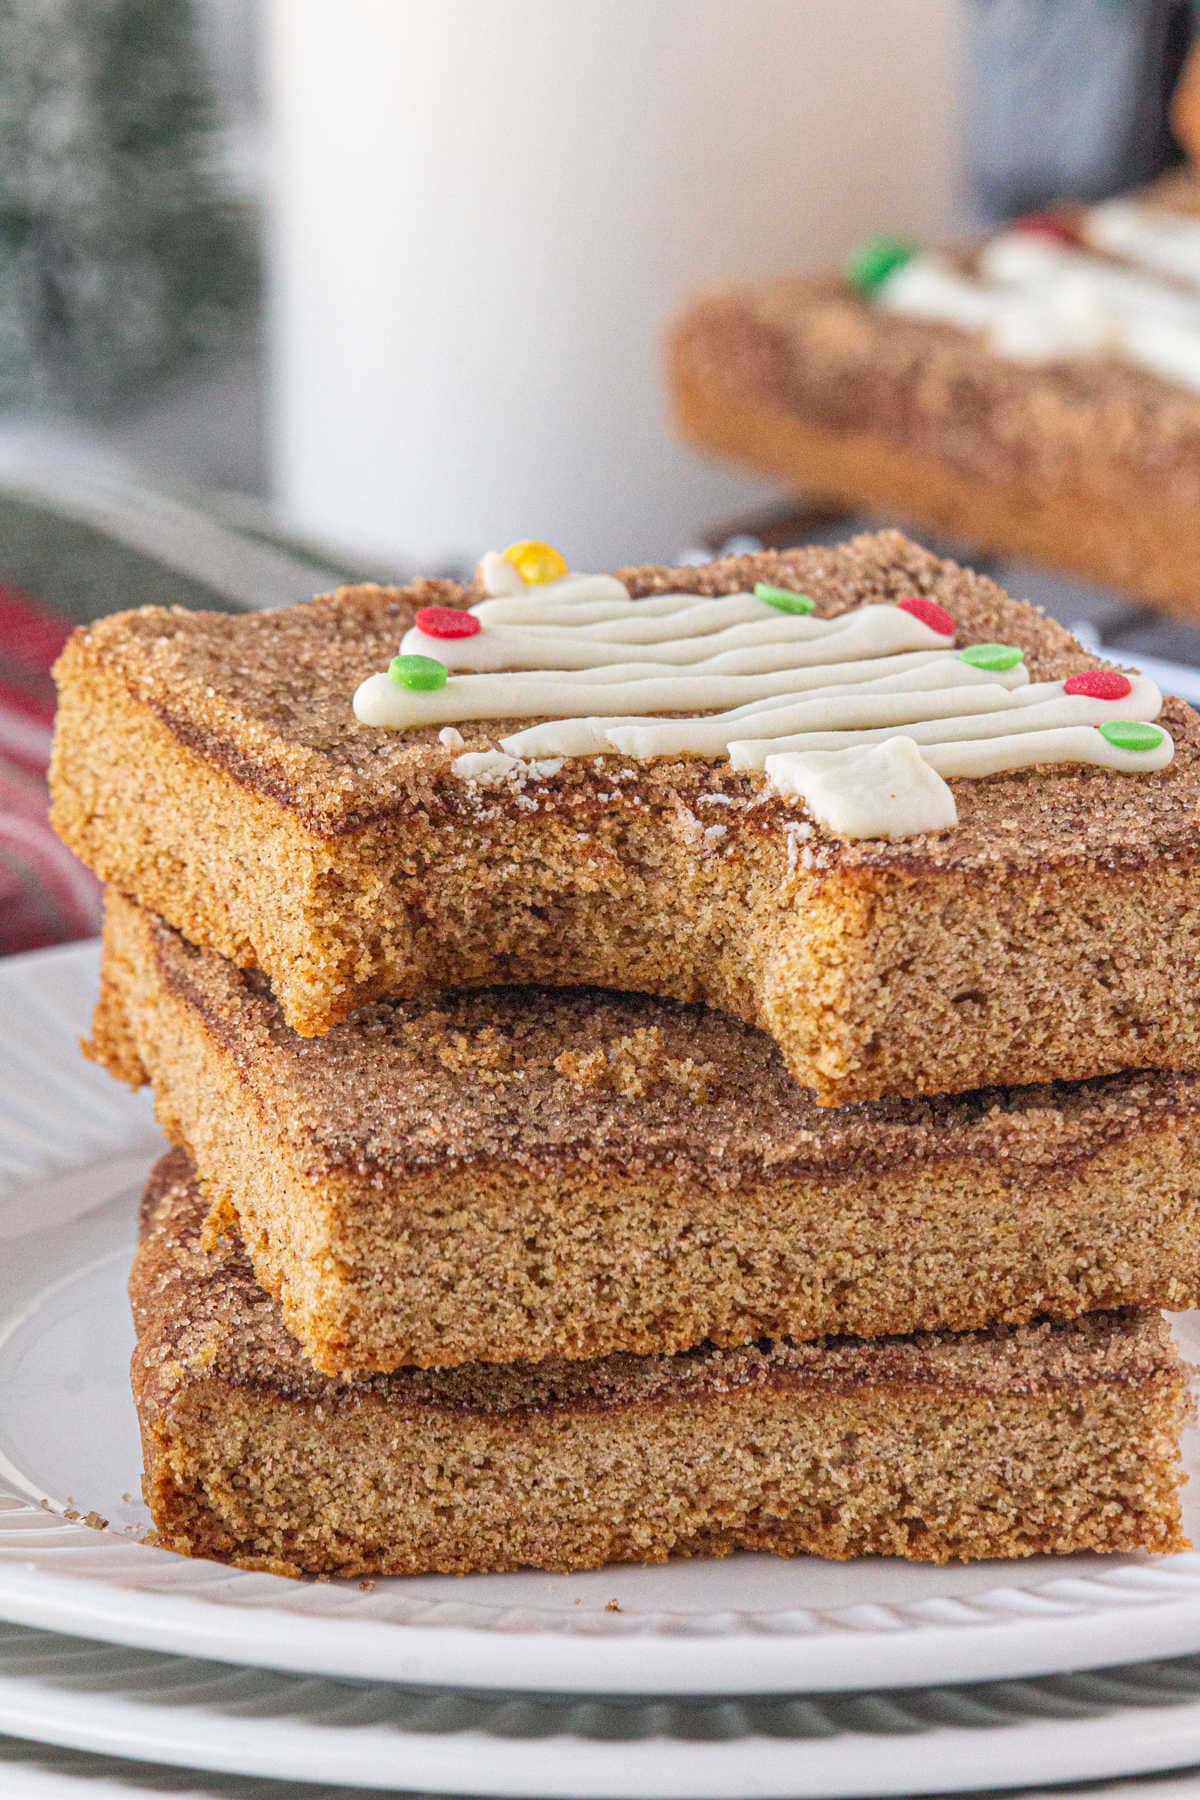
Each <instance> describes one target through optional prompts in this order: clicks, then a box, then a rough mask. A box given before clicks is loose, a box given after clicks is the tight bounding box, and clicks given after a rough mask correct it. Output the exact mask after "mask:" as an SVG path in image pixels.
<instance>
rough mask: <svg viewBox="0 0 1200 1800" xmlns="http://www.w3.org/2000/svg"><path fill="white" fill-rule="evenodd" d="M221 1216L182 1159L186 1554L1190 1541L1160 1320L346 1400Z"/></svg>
mask: <svg viewBox="0 0 1200 1800" xmlns="http://www.w3.org/2000/svg"><path fill="white" fill-rule="evenodd" d="M205 1212H206V1203H205V1201H204V1200H203V1198H202V1197H201V1195H200V1193H199V1190H198V1188H197V1187H196V1185H195V1183H194V1181H193V1179H192V1176H191V1171H190V1168H189V1165H188V1162H187V1159H186V1158H185V1157H184V1156H183V1155H182V1153H180V1152H174V1153H172V1154H171V1155H170V1156H167V1157H165V1158H164V1159H163V1161H162V1162H161V1163H160V1164H159V1165H158V1167H157V1169H156V1170H155V1172H154V1174H153V1175H152V1176H151V1179H150V1184H149V1187H148V1188H147V1191H146V1198H145V1204H144V1219H143V1235H142V1239H141V1243H140V1246H139V1249H138V1252H137V1256H136V1259H135V1262H134V1267H133V1273H132V1276H131V1279H130V1295H131V1299H132V1302H133V1312H134V1321H135V1325H136V1329H137V1348H136V1350H135V1352H134V1358H133V1388H134V1397H135V1400H136V1403H137V1409H138V1415H139V1418H140V1421H141V1428H142V1443H143V1448H144V1457H145V1470H146V1473H145V1480H144V1490H145V1495H146V1500H147V1502H148V1504H149V1507H150V1510H151V1513H152V1515H153V1518H154V1523H155V1525H156V1527H157V1530H158V1538H159V1542H160V1543H162V1544H163V1545H165V1546H166V1548H168V1549H171V1550H179V1551H183V1552H185V1553H186V1554H188V1555H192V1556H210V1557H218V1558H221V1559H222V1560H225V1561H229V1562H235V1563H239V1564H241V1565H243V1566H246V1567H251V1568H265V1569H273V1570H276V1571H279V1572H281V1573H288V1574H296V1573H300V1572H302V1571H309V1572H317V1573H320V1572H324V1571H331V1572H337V1573H342V1574H348V1575H354V1574H369V1573H378V1572H384V1573H388V1574H417V1573H421V1572H427V1571H432V1570H439V1571H446V1572H451V1573H462V1574H466V1573H469V1572H472V1571H483V1570H498V1569H513V1568H518V1567H521V1566H526V1565H532V1566H534V1567H537V1568H546V1569H585V1568H594V1567H597V1566H599V1565H600V1564H602V1563H606V1562H615V1561H639V1562H661V1561H663V1560H665V1558H666V1557H667V1556H669V1555H671V1554H673V1553H677V1554H684V1555H699V1554H704V1555H713V1554H723V1553H724V1552H726V1551H730V1550H735V1549H753V1550H770V1551H777V1552H779V1553H780V1554H787V1555H791V1554H796V1553H800V1552H810V1553H813V1554H817V1555H821V1556H831V1557H849V1556H858V1555H863V1554H867V1553H879V1554H883V1555H889V1556H904V1557H909V1558H912V1559H913V1560H918V1561H926V1562H945V1561H947V1560H949V1559H951V1558H962V1559H971V1558H977V1557H995V1556H1025V1555H1029V1554H1031V1553H1033V1552H1036V1551H1077V1550H1136V1549H1148V1550H1176V1549H1180V1548H1183V1547H1185V1540H1184V1539H1183V1537H1182V1535H1181V1528H1180V1517H1179V1505H1178V1497H1177V1484H1178V1482H1179V1480H1180V1469H1179V1458H1178V1446H1177V1441H1176V1440H1177V1436H1178V1431H1179V1428H1180V1425H1181V1422H1182V1418H1183V1413H1184V1405H1185V1402H1184V1381H1183V1370H1182V1365H1181V1364H1180V1362H1179V1359H1178V1357H1177V1356H1176V1353H1175V1351H1174V1348H1173V1347H1172V1345H1171V1343H1170V1340H1169V1338H1168V1335H1167V1332H1166V1328H1165V1326H1164V1324H1163V1321H1162V1319H1161V1316H1160V1315H1158V1314H1155V1313H1148V1312H1140V1313H1139V1312H1128V1313H1102V1314H1095V1315H1093V1316H1091V1317H1089V1318H1086V1319H1081V1320H1078V1321H1076V1322H1074V1323H1072V1324H1061V1323H1060V1324H1039V1325H1029V1326H1014V1327H995V1328H993V1329H991V1330H988V1331H985V1332H979V1333H976V1334H969V1335H965V1336H960V1337H954V1336H950V1335H928V1336H918V1337H910V1338H887V1339H881V1340H877V1341H874V1342H871V1341H864V1340H861V1339H852V1338H842V1339H831V1340H829V1341H827V1342H824V1343H819V1344H810V1345H791V1344H786V1343H781V1344H775V1345H768V1344H761V1343H760V1344H756V1345H752V1346H750V1347H748V1348H745V1349H741V1350H717V1349H713V1348H711V1347H706V1348H703V1349H699V1350H696V1351H693V1352H690V1353H686V1354H683V1355H680V1356H672V1357H664V1356H652V1357H633V1356H611V1357H606V1358H602V1359H600V1360H599V1361H595V1362H581V1363H563V1362H551V1363H541V1364H529V1363H512V1364H507V1365H504V1366H499V1367H497V1366H480V1365H469V1366H467V1367H465V1368H460V1369H453V1370H448V1371H443V1372H441V1373H430V1372H424V1373H423V1372H421V1371H419V1370H413V1369H403V1370H398V1371H396V1372H395V1373H393V1374H391V1375H377V1376H375V1377H373V1378H369V1379H360V1380H358V1381H353V1382H337V1381H331V1380H329V1379H328V1378H326V1377H323V1376H321V1375H319V1374H317V1373H316V1372H314V1371H313V1370H312V1368H311V1367H310V1366H309V1364H308V1363H307V1362H306V1361H305V1359H304V1357H303V1356H302V1354H301V1352H300V1350H299V1348H298V1346H297V1345H296V1344H295V1342H294V1341H293V1339H292V1338H291V1337H290V1336H289V1334H288V1332H287V1331H286V1330H285V1329H284V1327H283V1324H282V1322H281V1320H280V1317H279V1313H278V1310H277V1308H276V1307H275V1305H274V1303H273V1302H272V1301H271V1300H270V1299H268V1298H267V1296H266V1295H264V1294H263V1293H262V1291H261V1290H260V1289H259V1287H258V1286H257V1284H256V1283H255V1281H254V1279H253V1275H252V1272H251V1269H250V1266H249V1263H248V1262H247V1261H246V1259H245V1257H244V1256H243V1255H242V1253H241V1250H240V1248H239V1247H238V1245H237V1244H236V1242H234V1241H232V1240H231V1239H229V1238H222V1239H221V1240H219V1242H218V1244H217V1246H216V1248H215V1249H212V1250H205V1249H204V1248H203V1247H202V1241H201V1240H202V1225H203V1221H204V1217H205Z"/></svg>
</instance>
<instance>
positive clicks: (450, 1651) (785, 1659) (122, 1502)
mask: <svg viewBox="0 0 1200 1800" xmlns="http://www.w3.org/2000/svg"><path fill="white" fill-rule="evenodd" d="M95 983H96V951H95V947H94V946H89V945H84V946H78V947H75V948H71V949H67V950H59V951H52V952H47V953H43V954H41V955H37V956H32V957H23V958H14V959H12V960H10V961H9V962H7V963H4V964H0V1018H2V1019H3V1021H4V1029H3V1030H2V1031H0V1150H2V1156H3V1163H2V1173H3V1175H4V1177H5V1179H6V1182H7V1197H6V1198H0V1618H8V1619H10V1620H14V1621H18V1622H21V1623H24V1624H27V1625H35V1626H42V1627H47V1628H50V1629H57V1630H61V1631H68V1632H75V1633H79V1634H82V1635H84V1636H90V1637H96V1638H104V1639H107V1640H109V1641H111V1642H117V1643H122V1644H129V1645H140V1646H143V1647H149V1648H153V1649H159V1650H169V1651H178V1652H182V1653H186V1654H188V1655H193V1656H209V1657H214V1658H224V1659H226V1660H228V1661H231V1662H250V1663H254V1664H257V1665H260V1666H262V1667H268V1668H276V1669H288V1670H296V1671H307V1672H312V1673H315V1674H323V1675H333V1676H353V1677H367V1678H376V1679H383V1680H389V1681H395V1682H402V1683H406V1684H409V1685H442V1686H456V1687H472V1688H503V1689H517V1688H520V1689H525V1690H537V1691H542V1692H560V1693H562V1692H572V1693H580V1692H605V1693H625V1694H633V1693H636V1694H646V1693H672V1694H699V1693H710V1694H711V1693H722V1694H734V1693H741V1694H747V1693H757V1694H762V1693H798V1692H804V1691H807V1692H817V1691H828V1690H831V1689H838V1688H873V1687H883V1686H896V1685H907V1684H915V1683H929V1682H943V1681H963V1680H984V1679H989V1678H993V1679H994V1678H997V1677H1001V1676H1011V1675H1031V1674H1042V1673H1047V1672H1052V1671H1054V1670H1058V1669H1062V1668H1071V1667H1073V1668H1095V1667H1099V1666H1102V1665H1104V1664H1106V1663H1119V1662H1126V1661H1128V1660H1130V1659H1131V1658H1136V1657H1152V1656H1171V1655H1177V1654H1180V1653H1183V1652H1186V1651H1192V1650H1197V1649H1200V1556H1197V1555H1186V1556H1177V1557H1171V1558H1162V1559H1150V1558H1144V1557H1118V1558H1112V1559H1105V1558H1100V1557H1073V1558H1070V1559H1065V1560H1058V1561H1055V1560H1048V1559H1035V1560H1031V1561H1028V1562H1022V1563H994V1564H981V1565H975V1566H973V1567H969V1568H949V1569H932V1568H920V1567H912V1566H909V1565H907V1564H904V1563H900V1562H893V1561H882V1560H864V1561H861V1562H856V1563H848V1564H846V1563H823V1562H819V1561H817V1560H815V1559H808V1558H799V1559H796V1560H794V1561H790V1562H789V1561H779V1560H777V1559H775V1558H773V1557H755V1556H741V1557H731V1558H727V1559H725V1560H723V1561H713V1562H703V1561H698V1562H680V1563H676V1564H672V1565H669V1566H667V1567H665V1568H657V1569H642V1568H630V1567H619V1568H611V1569H605V1570H601V1571H598V1572H596V1573H592V1574H587V1575H583V1576H553V1575H541V1574H522V1575H503V1576H482V1577H475V1578H473V1579H469V1580H456V1579H454V1578H425V1579H419V1580H415V1579H409V1580H391V1581H380V1582H378V1583H377V1584H376V1585H375V1587H374V1590H373V1591H371V1592H362V1591H360V1589H359V1586H358V1584H357V1583H354V1582H349V1583H339V1582H328V1583H300V1582H290V1581H284V1580H281V1579H279V1578H278V1577H275V1576H270V1575H252V1574H246V1573H242V1572H240V1571H231V1570H229V1569H226V1568H223V1567H221V1566H220V1565H218V1564H215V1563H208V1562H193V1561H189V1560H187V1559H185V1558H180V1557H175V1556H171V1555H169V1554H168V1553H166V1552H164V1551H159V1550H155V1549H151V1548H148V1547H146V1546H144V1545H143V1544H141V1543H139V1542H138V1541H137V1540H138V1538H139V1537H140V1536H141V1535H142V1534H143V1532H144V1531H145V1530H146V1528H147V1526H148V1520H147V1518H146V1515H145V1512H144V1510H143V1508H142V1506H141V1503H140V1501H139V1500H138V1499H137V1498H136V1497H135V1496H136V1495H137V1491H138V1480H139V1473H140V1469H139V1464H140V1457H139V1450H138V1442H137V1432H136V1426H135V1421H134V1415H133V1409H132V1405H131V1403H130V1400H129V1394H128V1387H127V1379H126V1368H127V1362H128V1355H129V1349H130V1344H131V1332H130V1325H129V1320H128V1314H127V1308H126V1302H125V1296H124V1282H125V1272H126V1267H127V1264H128V1259H129V1251H130V1245H131V1241H132V1230H133V1219H134V1215H135V1205H136V1198H137V1191H138V1186H139V1183H140V1181H141V1179H142V1177H143V1176H144V1173H145V1171H146V1169H147V1168H148V1166H149V1164H150V1162H151V1160H152V1159H153V1157H154V1155H155V1154H156V1151H157V1149H158V1141H157V1139H156V1137H155V1136H154V1133H153V1128H152V1125H151V1123H150V1115H149V1110H148V1106H147V1104H146V1102H145V1099H144V1097H137V1098H134V1097H131V1096H130V1095H128V1094H127V1093H125V1091H124V1090H123V1089H121V1088H120V1087H118V1086H117V1085H116V1083H114V1082H112V1081H110V1080H109V1079H108V1077H107V1076H105V1075H103V1074H102V1073H101V1072H100V1071H99V1070H96V1069H94V1068H92V1067H91V1065H89V1064H87V1063H85V1062H84V1061H82V1059H81V1058H80V1057H79V1055H78V1053H77V1051H76V1047H75V1039H76V1037H77V1036H78V1034H79V1032H80V1031H81V1030H83V1029H84V1028H85V1027H86V1022H87V1015H88V1009H89V1006H90V1003H91V998H92V995H93V993H94V990H95ZM1184 1325H1185V1329H1186V1330H1187V1331H1188V1336H1189V1337H1190V1338H1191V1339H1192V1340H1193V1342H1192V1345H1190V1346H1189V1348H1192V1350H1193V1355H1195V1354H1196V1351H1197V1350H1200V1331H1198V1330H1195V1329H1194V1328H1191V1329H1188V1328H1189V1326H1190V1325H1191V1318H1190V1316H1189V1319H1188V1320H1185V1321H1184ZM1190 1454H1191V1460H1192V1461H1193V1462H1194V1463H1200V1452H1198V1451H1197V1448H1196V1447H1195V1446H1193V1447H1192V1451H1191V1453H1190ZM1197 1488H1200V1483H1193V1492H1195V1490H1196V1489H1197ZM131 1496H134V1497H131ZM1196 1500H1197V1511H1198V1513H1200V1494H1197V1496H1196ZM68 1511H72V1512H74V1513H77V1514H93V1515H98V1516H100V1517H102V1518H104V1519H106V1520H108V1521H109V1528H108V1529H107V1530H105V1531H98V1530H94V1529H89V1528H87V1527H86V1526H83V1525H80V1524H76V1523H71V1522H69V1521H68V1519H67V1518H66V1517H65V1514H66V1513H67V1512H68ZM1198 1526H1200V1518H1198V1519H1197V1521H1196V1523H1195V1524H1194V1525H1193V1534H1194V1535H1200V1531H1198V1530H1197V1527H1198ZM614 1599H615V1600H616V1601H617V1602H618V1603H619V1606H620V1609H621V1610H620V1611H619V1612H610V1611H607V1610H606V1605H607V1603H608V1602H609V1601H610V1600H614Z"/></svg>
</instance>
